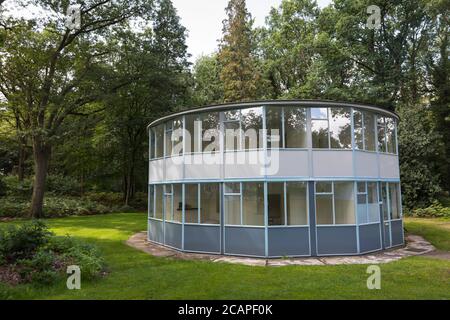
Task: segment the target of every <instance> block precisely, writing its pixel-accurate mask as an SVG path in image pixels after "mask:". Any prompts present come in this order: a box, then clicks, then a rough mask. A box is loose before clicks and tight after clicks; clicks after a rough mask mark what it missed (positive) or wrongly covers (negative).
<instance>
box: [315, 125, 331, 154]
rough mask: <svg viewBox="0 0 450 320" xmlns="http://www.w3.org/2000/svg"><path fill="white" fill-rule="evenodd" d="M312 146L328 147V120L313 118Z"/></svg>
mask: <svg viewBox="0 0 450 320" xmlns="http://www.w3.org/2000/svg"><path fill="white" fill-rule="evenodd" d="M311 131H312V147H313V148H321V149H328V147H329V144H328V120H311Z"/></svg>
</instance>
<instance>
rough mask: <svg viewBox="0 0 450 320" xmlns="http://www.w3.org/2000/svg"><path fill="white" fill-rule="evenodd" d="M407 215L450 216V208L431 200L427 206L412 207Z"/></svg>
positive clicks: (424, 216)
mask: <svg viewBox="0 0 450 320" xmlns="http://www.w3.org/2000/svg"><path fill="white" fill-rule="evenodd" d="M408 215H411V216H413V217H421V218H450V208H449V207H444V206H443V205H442V204H441V203H439V202H438V201H433V203H432V204H431V205H430V206H429V207H426V208H417V209H413V210H411V212H410V214H408Z"/></svg>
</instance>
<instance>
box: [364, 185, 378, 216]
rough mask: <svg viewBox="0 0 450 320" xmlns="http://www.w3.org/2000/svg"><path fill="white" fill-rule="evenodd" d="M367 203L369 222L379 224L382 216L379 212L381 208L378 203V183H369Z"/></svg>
mask: <svg viewBox="0 0 450 320" xmlns="http://www.w3.org/2000/svg"><path fill="white" fill-rule="evenodd" d="M367 202H368V212H369V217H368V222H379V221H380V214H379V212H378V210H379V208H380V206H379V203H378V194H377V183H376V182H367Z"/></svg>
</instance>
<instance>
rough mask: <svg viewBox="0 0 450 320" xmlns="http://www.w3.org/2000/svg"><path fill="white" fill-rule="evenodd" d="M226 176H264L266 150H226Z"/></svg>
mask: <svg viewBox="0 0 450 320" xmlns="http://www.w3.org/2000/svg"><path fill="white" fill-rule="evenodd" d="M224 157H225V168H224V174H225V178H257V177H261V176H264V165H263V163H264V152H263V151H247V152H243V151H242V152H226V153H225V154H224Z"/></svg>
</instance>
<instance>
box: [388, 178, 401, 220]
mask: <svg viewBox="0 0 450 320" xmlns="http://www.w3.org/2000/svg"><path fill="white" fill-rule="evenodd" d="M399 194H400V188H399V184H398V183H389V204H390V206H391V219H400V196H399Z"/></svg>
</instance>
